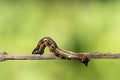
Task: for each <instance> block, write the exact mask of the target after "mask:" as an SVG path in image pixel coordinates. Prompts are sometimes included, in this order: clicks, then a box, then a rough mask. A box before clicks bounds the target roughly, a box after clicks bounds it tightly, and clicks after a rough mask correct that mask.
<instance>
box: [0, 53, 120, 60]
mask: <svg viewBox="0 0 120 80" xmlns="http://www.w3.org/2000/svg"><path fill="white" fill-rule="evenodd" d="M79 54H85V55H86V56H87V57H88V58H89V59H120V53H98V52H92V53H79ZM51 59H52V60H61V58H58V57H56V56H55V55H54V54H44V55H31V54H7V53H6V52H2V53H0V61H4V60H51Z"/></svg>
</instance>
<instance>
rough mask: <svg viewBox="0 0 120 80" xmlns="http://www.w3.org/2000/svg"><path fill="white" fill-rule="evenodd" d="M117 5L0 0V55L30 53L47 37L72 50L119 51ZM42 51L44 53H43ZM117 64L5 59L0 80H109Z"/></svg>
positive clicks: (85, 0) (86, 0)
mask: <svg viewBox="0 0 120 80" xmlns="http://www.w3.org/2000/svg"><path fill="white" fill-rule="evenodd" d="M119 9H120V2H119V1H115V0H96V1H94V0H80V1H78V0H70V1H68V0H52V1H50V0H1V1H0V45H1V46H0V51H1V52H2V51H6V52H8V53H11V54H12V53H13V54H19V53H20V54H22V53H23V54H30V53H31V52H32V50H33V49H34V48H35V46H36V44H37V42H38V41H39V40H40V39H41V38H42V37H45V36H50V37H52V38H53V39H54V40H55V41H56V42H57V44H58V45H59V47H60V48H62V49H65V50H70V51H75V52H81V51H84V52H94V51H95V52H120V42H119V41H120V10H119ZM46 52H47V53H49V52H48V50H47V51H46ZM119 67H120V65H119V61H118V60H91V61H90V63H89V66H88V67H85V66H84V65H83V64H81V63H80V62H76V61H58V60H57V61H52V60H50V61H49V60H45V61H6V62H3V63H0V71H1V73H0V80H8V79H9V80H33V79H34V80H80V79H81V80H96V79H97V80H115V79H119V78H120V76H119Z"/></svg>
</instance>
